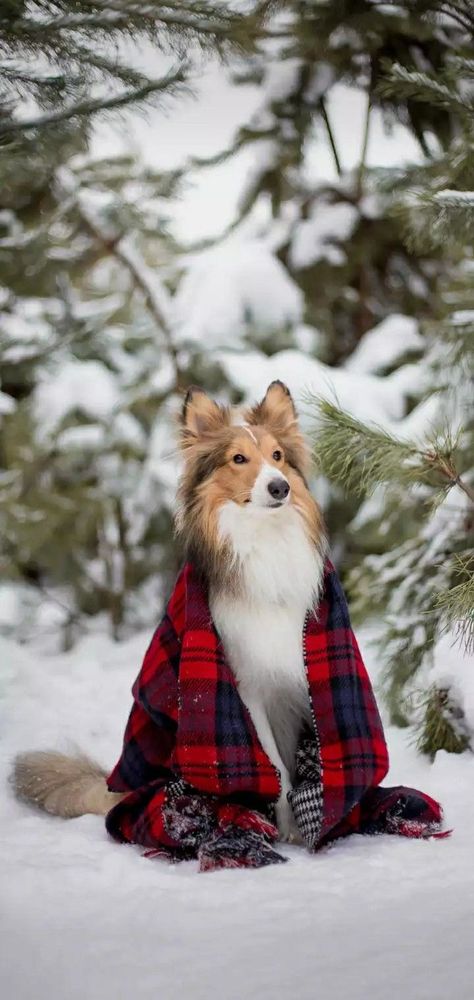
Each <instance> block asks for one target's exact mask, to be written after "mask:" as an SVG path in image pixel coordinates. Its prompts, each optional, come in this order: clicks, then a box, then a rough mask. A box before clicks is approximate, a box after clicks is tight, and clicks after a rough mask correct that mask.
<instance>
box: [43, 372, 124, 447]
mask: <svg viewBox="0 0 474 1000" xmlns="http://www.w3.org/2000/svg"><path fill="white" fill-rule="evenodd" d="M117 403H118V388H117V385H116V381H115V378H114V376H113V375H112V373H111V372H110V371H109V370H108V368H106V367H105V365H104V364H102V362H101V361H76V360H74V359H70V360H67V361H62V362H61V363H60V364H59V365H58V367H57V369H56V370H55V371H52V372H49V373H48V374H47V375H43V377H42V378H41V381H40V382H39V384H38V386H37V387H36V389H35V393H34V406H35V407H36V409H37V413H38V419H39V421H40V425H41V432H42V433H43V434H45V435H47V434H48V433H51V432H52V431H54V430H55V429H56V428H57V427H58V425H59V424H60V423H61V421H62V420H63V419H64V417H65V416H66V415H67V414H68V413H71V412H72V411H74V410H76V409H77V410H81V411H83V412H84V413H85V414H87V415H88V416H90V417H95V418H106V417H108V416H110V414H111V413H112V411H113V410H114V408H115V407H116V405H117Z"/></svg>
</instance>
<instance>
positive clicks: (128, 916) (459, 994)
mask: <svg viewBox="0 0 474 1000" xmlns="http://www.w3.org/2000/svg"><path fill="white" fill-rule="evenodd" d="M361 638H362V647H363V650H364V652H365V655H366V657H367V654H368V653H369V646H368V639H369V638H370V636H369V635H367V634H366V635H365V636H362V637H361ZM148 640H149V634H148V633H147V634H145V633H141V634H139V635H137V636H135V637H134V638H133V639H131V640H129V641H127V642H125V643H122V644H114V643H112V642H111V641H110V640H109V639H108V638H107V637H106V636H105V635H103V634H96V635H90V636H89V637H88V638H86V639H85V640H83V641H82V643H81V644H80V645H78V646H77V647H76V648H75V649H74V650H73V651H72V652H70V653H67V654H61V655H56V656H52V655H48V656H47V657H46V656H45V654H44V653H43V654H41V653H40V652H38V650H36V649H35V648H34V647H29V648H25V647H20V646H19V645H17V644H15V643H13V642H12V641H8V640H6V639H1V640H0V660H1V663H2V671H3V677H4V684H3V693H2V700H1V702H0V706H1V712H2V725H1V727H0V731H1V733H2V736H1V740H0V753H1V770H2V794H1V801H0V831H1V832H0V838H1V851H0V883H1V885H2V894H1V898H0V924H1V927H2V931H1V934H2V949H1V957H0V984H1V985H2V986H3V992H4V995H5V996H8V997H14V998H15V1000H50V998H51V997H53V998H55V997H58V998H59V997H64V998H66V997H67V1000H84V997H90V998H91V1000H92V998H94V1000H95V998H96V997H97V998H98V997H100V998H101V1000H109V998H110V1000H129V998H130V997H134V998H135V1000H151V998H155V997H156V996H159V997H162V998H163V1000H181V998H182V997H192V1000H212V998H214V997H215V998H216V1000H217V998H219V1000H241V997H242V996H245V997H247V998H248V1000H274V998H275V997H278V998H280V1000H294V998H295V997H296V998H298V1000H314V997H315V996H318V997H320V998H321V1000H326V998H329V997H330V998H331V1000H345V998H346V997H350V998H351V1000H367V998H369V997H373V998H376V1000H399V998H400V997H404V998H406V1000H445V997H446V996H451V995H452V993H453V990H454V992H455V995H456V998H457V1000H471V997H472V991H473V977H474V957H473V952H472V938H473V933H474V910H473V906H472V898H473V892H474V867H473V865H472V831H473V828H474V798H473V796H472V785H473V780H474V757H473V755H471V754H467V753H466V754H464V755H462V756H460V757H459V756H454V755H447V754H445V753H439V754H438V755H437V757H436V760H435V762H434V764H433V765H431V764H430V763H429V762H428V761H427V760H426V759H421V758H420V757H418V756H416V753H415V751H414V749H413V746H412V745H411V744H410V736H408V738H407V737H406V735H404V734H403V733H402V732H401V731H395V730H390V731H389V732H388V737H389V745H390V750H391V757H392V766H391V772H390V778H389V781H390V782H391V783H394V784H396V783H399V782H405V783H408V784H411V785H414V786H415V787H420V788H422V789H423V790H425V791H427V792H428V793H430V794H432V795H434V796H435V797H437V798H439V799H440V800H441V801H442V803H443V805H444V807H445V810H446V821H447V824H448V826H449V827H453V828H454V833H453V835H452V837H451V838H449V839H447V840H431V841H416V840H405V839H402V838H396V837H389V836H384V837H377V838H374V837H360V836H357V837H352V838H350V839H348V840H345V841H341V842H340V843H339V844H338V845H336V846H335V847H333V848H332V849H330V850H326V851H324V852H322V853H321V854H318V855H316V856H311V855H309V854H307V853H306V852H305V851H304V849H302V848H296V847H293V848H290V847H288V848H285V853H286V854H287V856H288V857H289V859H290V860H289V863H288V864H286V865H281V866H274V867H269V868H266V869H261V870H259V871H256V872H251V871H243V870H236V871H224V872H217V873H213V874H209V873H208V874H198V873H197V870H196V868H197V866H196V863H195V862H187V863H185V864H183V865H179V866H174V867H173V866H168V865H166V864H165V863H164V862H161V861H151V860H148V859H146V858H144V857H143V856H142V850H141V849H139V848H134V847H131V846H130V845H118V844H116V843H114V842H112V841H110V840H109V839H108V838H107V835H106V833H105V830H104V825H103V821H102V820H101V819H100V818H99V817H94V816H85V817H82V818H80V819H76V820H69V821H63V820H60V819H56V818H54V817H48V816H44V815H42V814H39V813H36V812H35V811H34V810H32V809H30V808H29V807H27V806H26V805H23V804H19V803H17V802H15V801H14V799H13V796H12V793H11V791H10V789H9V788H8V786H6V785H5V783H4V779H5V777H6V774H7V772H8V770H9V767H10V760H11V758H12V756H13V754H14V753H15V752H17V751H18V750H23V749H26V748H31V747H53V748H56V749H62V750H66V751H67V750H71V748H73V746H74V744H77V745H78V746H80V747H82V748H83V749H86V750H87V751H88V752H90V753H91V754H92V755H93V756H95V757H96V758H97V759H98V760H99V761H101V762H103V763H104V765H105V766H106V767H111V766H112V765H113V764H114V763H115V760H116V758H117V757H118V755H119V753H120V746H121V738H122V732H123V727H124V724H125V721H126V717H127V714H128V710H129V707H130V694H129V689H130V685H131V683H132V681H133V679H134V676H135V674H136V672H137V669H138V666H139V663H140V660H141V657H142V655H143V653H144V650H145V648H146V645H147V642H148ZM368 661H369V666H370V669H371V671H372V676H373V678H374V679H375V680H376V679H377V676H378V669H376V666H375V664H373V663H372V664H371V663H370V655H369V656H368Z"/></svg>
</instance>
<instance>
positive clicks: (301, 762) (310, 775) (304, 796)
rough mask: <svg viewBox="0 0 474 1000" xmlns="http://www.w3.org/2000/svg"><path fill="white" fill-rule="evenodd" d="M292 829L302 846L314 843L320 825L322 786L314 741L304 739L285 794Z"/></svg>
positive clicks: (318, 833) (318, 758)
mask: <svg viewBox="0 0 474 1000" xmlns="http://www.w3.org/2000/svg"><path fill="white" fill-rule="evenodd" d="M288 801H289V803H290V805H291V808H292V810H293V815H294V817H295V821H296V825H297V827H298V830H299V831H300V833H301V836H302V837H303V840H304V842H305V844H306V846H307V847H308V848H309V849H310V850H313V848H314V847H315V846H316V844H317V843H318V840H319V837H320V833H321V827H322V822H323V783H322V777H321V761H320V757H319V750H318V746H317V743H316V740H315V739H314V736H313V737H304V738H303V739H302V740H301V741H300V743H299V746H298V749H297V751H296V784H295V787H294V788H293V789H292V791H291V792H290V793H289V794H288Z"/></svg>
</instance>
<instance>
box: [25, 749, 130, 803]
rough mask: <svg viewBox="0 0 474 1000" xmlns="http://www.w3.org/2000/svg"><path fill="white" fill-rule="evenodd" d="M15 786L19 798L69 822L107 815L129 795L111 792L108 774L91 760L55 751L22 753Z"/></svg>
mask: <svg viewBox="0 0 474 1000" xmlns="http://www.w3.org/2000/svg"><path fill="white" fill-rule="evenodd" d="M11 783H12V785H13V788H14V790H15V793H16V795H17V796H18V798H19V799H23V800H24V801H25V802H30V803H31V804H32V805H35V806H37V807H38V809H43V810H44V811H45V812H47V813H51V814H52V815H53V816H63V817H64V818H65V819H67V818H71V817H73V816H84V815H85V814H86V813H95V814H96V815H98V816H105V814H106V813H108V811H109V809H111V808H112V806H114V805H116V804H117V802H120V800H121V799H123V797H124V794H126V793H122V792H109V790H108V788H107V783H106V772H105V771H103V770H102V768H101V767H100V766H99V765H98V764H95V763H94V761H92V760H89V758H88V757H84V756H82V755H80V756H77V757H66V756H65V755H64V754H61V753H55V752H54V751H48V752H44V751H42V750H36V751H32V752H30V753H21V754H19V755H18V757H16V759H15V763H14V767H13V772H12V775H11Z"/></svg>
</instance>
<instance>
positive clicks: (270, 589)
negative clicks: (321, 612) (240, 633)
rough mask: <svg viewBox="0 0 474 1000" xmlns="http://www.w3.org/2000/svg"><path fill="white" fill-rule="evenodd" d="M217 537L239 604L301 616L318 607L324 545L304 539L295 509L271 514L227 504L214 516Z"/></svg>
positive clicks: (264, 509) (287, 508)
mask: <svg viewBox="0 0 474 1000" xmlns="http://www.w3.org/2000/svg"><path fill="white" fill-rule="evenodd" d="M219 533H220V537H221V539H222V541H224V542H225V543H226V545H227V546H228V548H229V550H230V561H231V571H232V577H233V579H234V580H235V578H237V580H238V584H239V586H238V595H239V597H240V599H241V600H244V601H246V602H248V603H249V604H251V605H255V604H257V605H259V606H264V605H275V604H276V605H280V606H282V605H283V606H288V607H294V608H298V609H301V610H302V612H303V614H304V612H305V611H307V610H309V609H310V608H312V607H314V606H315V604H317V602H318V599H319V595H320V591H321V585H322V580H323V573H324V558H325V543H324V542H323V541H322V542H321V544H320V546H319V547H318V546H316V545H315V544H314V542H313V541H312V540H311V539H310V538H309V537H308V534H307V532H306V530H305V525H304V522H303V519H302V517H301V515H300V514H299V512H298V511H297V510H296V509H295V507H293V506H292V505H290V504H289V505H288V506H285V507H282V508H277V509H275V510H271V509H269V508H268V507H266V508H252V507H250V506H243V507H242V506H239V504H236V503H234V502H233V501H228V502H227V503H225V504H224V505H223V506H222V508H221V511H220V514H219ZM218 590H219V591H220V588H216V590H214V594H216V592H217V591H218ZM224 590H225V584H224ZM233 591H234V596H235V588H233ZM220 596H224V595H223V594H222V592H220Z"/></svg>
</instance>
